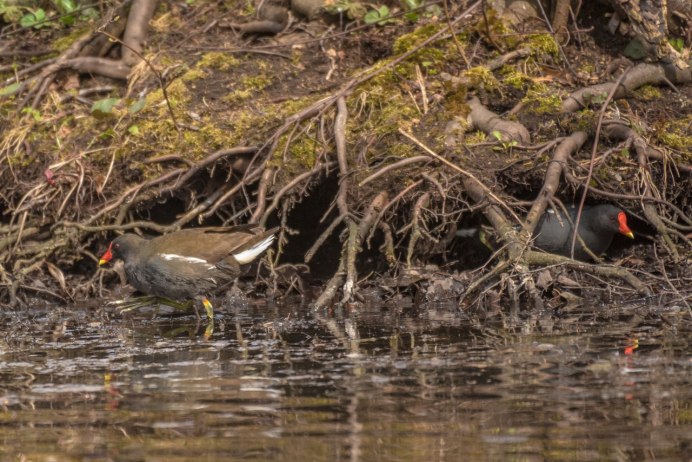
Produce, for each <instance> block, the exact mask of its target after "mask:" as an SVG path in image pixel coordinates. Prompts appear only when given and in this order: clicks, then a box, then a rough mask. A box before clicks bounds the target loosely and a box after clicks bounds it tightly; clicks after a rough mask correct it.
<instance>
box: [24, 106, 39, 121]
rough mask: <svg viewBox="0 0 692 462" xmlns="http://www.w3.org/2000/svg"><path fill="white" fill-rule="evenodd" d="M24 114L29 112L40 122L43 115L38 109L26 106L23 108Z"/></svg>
mask: <svg viewBox="0 0 692 462" xmlns="http://www.w3.org/2000/svg"><path fill="white" fill-rule="evenodd" d="M22 113H23V114H29V115H30V116H31V117H32V118H33V119H34V120H35V121H36V122H40V121H41V119H42V117H41V113H40V112H38V110H36V109H34V108H31V107H25V108H24V109H22Z"/></svg>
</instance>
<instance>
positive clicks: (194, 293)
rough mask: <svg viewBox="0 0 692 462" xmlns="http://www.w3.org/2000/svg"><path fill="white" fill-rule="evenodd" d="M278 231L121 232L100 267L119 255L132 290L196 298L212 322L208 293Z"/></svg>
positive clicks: (232, 275) (225, 283) (253, 227)
mask: <svg viewBox="0 0 692 462" xmlns="http://www.w3.org/2000/svg"><path fill="white" fill-rule="evenodd" d="M277 230H278V228H274V229H271V230H269V231H265V230H264V229H263V228H260V227H258V226H256V225H243V226H232V227H215V228H190V229H183V230H180V231H176V232H174V233H170V234H166V235H163V236H158V237H155V238H153V239H150V240H148V239H144V238H142V237H140V236H137V235H135V234H124V235H122V236H120V237H118V238H116V239H114V240H113V242H111V244H110V246H109V247H108V250H107V251H106V253H104V254H103V256H102V257H101V259H100V260H99V266H100V265H104V264H106V263H108V262H109V261H111V260H113V259H121V260H123V261H124V262H125V275H126V277H127V281H128V282H129V283H130V284H131V285H132V286H133V287H134V288H135V289H137V290H139V291H140V292H143V293H145V294H147V295H155V296H157V297H164V298H167V299H171V300H175V301H189V300H193V301H194V300H199V301H201V303H202V305H203V306H204V309H205V310H206V313H207V317H208V318H209V321H210V323H213V319H214V309H213V307H212V304H211V302H209V300H208V299H207V296H209V295H211V294H213V293H216V292H218V291H220V290H222V289H223V288H225V287H227V286H228V285H230V284H231V283H232V282H233V281H235V279H236V278H237V277H238V275H240V266H241V265H244V264H247V263H250V262H252V261H253V260H254V259H255V258H257V257H258V256H259V255H261V254H262V252H264V251H265V250H267V248H269V246H270V245H271V244H272V242H273V241H274V234H275V233H276V231H277ZM212 329H213V328H212Z"/></svg>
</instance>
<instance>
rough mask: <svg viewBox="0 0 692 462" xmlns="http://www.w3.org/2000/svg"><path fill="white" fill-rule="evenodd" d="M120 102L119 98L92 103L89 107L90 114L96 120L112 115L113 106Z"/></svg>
mask: <svg viewBox="0 0 692 462" xmlns="http://www.w3.org/2000/svg"><path fill="white" fill-rule="evenodd" d="M119 102H120V99H119V98H106V99H100V100H98V101H94V104H93V105H92V106H91V114H92V115H93V116H94V117H96V118H101V117H108V116H111V115H113V106H115V105H116V104H118V103H119Z"/></svg>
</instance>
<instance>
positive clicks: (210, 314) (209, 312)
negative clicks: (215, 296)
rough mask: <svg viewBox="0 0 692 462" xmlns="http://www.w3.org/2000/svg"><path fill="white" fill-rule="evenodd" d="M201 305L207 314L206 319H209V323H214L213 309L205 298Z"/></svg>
mask: <svg viewBox="0 0 692 462" xmlns="http://www.w3.org/2000/svg"><path fill="white" fill-rule="evenodd" d="M202 305H203V306H204V309H205V310H206V312H207V318H209V320H210V321H214V307H213V306H212V304H211V302H210V301H209V299H208V298H207V297H204V298H203V299H202Z"/></svg>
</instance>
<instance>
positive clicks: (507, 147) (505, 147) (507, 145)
mask: <svg viewBox="0 0 692 462" xmlns="http://www.w3.org/2000/svg"><path fill="white" fill-rule="evenodd" d="M490 134H491V135H493V138H495V139H496V140H497V141H498V143H500V145H501V146H502V147H499V146H496V147H495V148H493V149H495V150H496V151H499V150H502V151H505V152H507V153H511V152H512V148H513V147H514V146H516V145H518V144H519V143H518V142H517V140H511V141H505V140H504V139H503V138H504V137H503V136H502V133H501V132H499V131H497V130H493V131H492V132H491V133H490Z"/></svg>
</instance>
